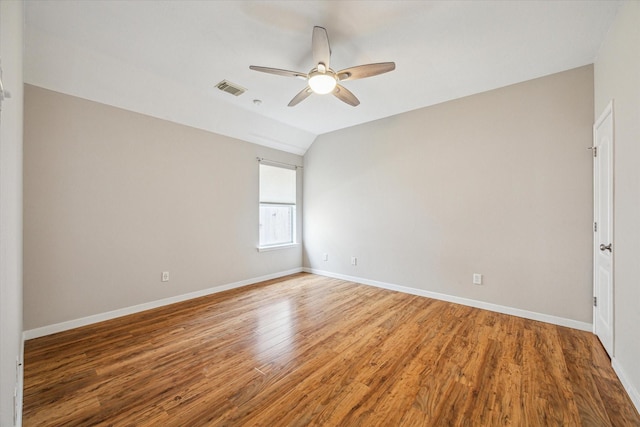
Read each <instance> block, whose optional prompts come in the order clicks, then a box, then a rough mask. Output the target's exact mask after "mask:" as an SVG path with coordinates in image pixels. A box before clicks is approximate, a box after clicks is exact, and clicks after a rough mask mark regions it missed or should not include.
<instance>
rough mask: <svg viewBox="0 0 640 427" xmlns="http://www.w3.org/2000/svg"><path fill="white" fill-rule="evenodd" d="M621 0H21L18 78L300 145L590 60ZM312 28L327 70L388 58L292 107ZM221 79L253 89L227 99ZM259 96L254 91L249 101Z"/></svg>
mask: <svg viewBox="0 0 640 427" xmlns="http://www.w3.org/2000/svg"><path fill="white" fill-rule="evenodd" d="M619 5H620V2H619V1H595V0H589V1H549V0H545V1H131V0H130V1H126V2H125V1H98V0H94V1H87V0H79V1H78V0H77V1H56V0H53V1H36V0H30V1H27V2H26V25H25V28H26V32H25V39H26V47H25V81H26V82H27V83H30V84H34V85H38V86H42V87H45V88H48V89H52V90H56V91H59V92H63V93H67V94H70V95H75V96H79V97H82V98H86V99H90V100H94V101H97V102H102V103H105V104H109V105H113V106H117V107H121V108H125V109H128V110H132V111H136V112H140V113H144V114H148V115H151V116H155V117H159V118H163V119H167V120H171V121H175V122H178V123H183V124H186V125H189V126H193V127H197V128H201V129H206V130H209V131H212V132H216V133H220V134H223V135H228V136H232V137H235V138H239V139H242V140H245V141H250V142H255V143H258V144H262V145H267V146H271V147H274V148H278V149H282V150H285V151H289V152H293V153H297V154H304V152H305V151H306V150H307V148H308V147H309V146H310V145H311V143H312V142H313V141H314V139H315V137H316V136H317V135H320V134H323V133H326V132H331V131H333V130H336V129H341V128H345V127H349V126H354V125H357V124H360V123H365V122H368V121H372V120H376V119H380V118H383V117H388V116H391V115H394V114H399V113H402V112H405V111H410V110H414V109H417V108H421V107H425V106H429V105H434V104H437V103H440V102H444V101H447V100H451V99H455V98H459V97H463V96H467V95H471V94H474V93H479V92H483V91H486V90H490V89H494V88H497V87H502V86H506V85H509V84H513V83H518V82H521V81H525V80H529V79H532V78H536V77H541V76H544V75H548V74H552V73H555V72H559V71H563V70H568V69H571V68H575V67H579V66H582V65H586V64H590V63H592V62H593V61H594V59H595V56H596V54H597V51H598V48H599V46H600V43H601V41H602V39H603V38H604V35H605V34H606V32H607V30H608V28H609V26H610V24H611V22H612V20H613V18H614V16H615V13H616V11H617V9H618V7H619ZM314 25H319V26H323V27H325V28H326V29H327V31H328V34H329V40H330V43H331V50H332V61H331V62H332V64H331V65H332V68H334V69H335V70H339V69H343V68H347V67H350V66H353V65H360V64H365V63H372V62H385V61H395V63H396V70H395V71H393V72H390V73H387V74H383V75H379V76H376V77H371V78H368V79H363V80H355V81H348V82H344V83H343V84H344V86H345V87H347V88H348V89H349V90H351V91H352V92H353V93H354V94H355V95H356V96H357V97H358V98H359V99H360V101H361V104H360V105H359V106H358V107H351V106H349V105H347V104H344V103H342V102H341V101H339V100H338V99H337V98H334V97H333V96H331V95H324V96H320V95H312V96H311V97H309V98H308V99H307V100H305V101H303V102H302V103H301V104H299V105H298V106H296V107H287V104H288V102H289V101H290V100H291V98H293V96H294V95H295V94H296V93H298V92H299V91H300V90H301V89H302V88H303V87H304V85H305V82H304V81H302V80H299V79H294V78H287V77H280V76H275V75H270V74H264V73H259V72H255V71H251V70H249V65H261V66H267V67H275V68H283V69H288V70H294V71H303V72H308V71H309V70H310V69H311V68H312V67H313V66H314V64H313V60H312V57H311V33H312V29H313V26H314ZM223 79H227V80H230V81H232V82H234V83H237V84H239V85H240V86H243V87H245V88H247V89H248V91H247V92H246V93H245V94H243V95H241V96H239V97H234V96H232V95H229V94H227V93H224V92H221V91H219V90H218V89H216V88H215V84H217V83H218V82H220V81H221V80H223ZM254 99H260V100H262V103H261V105H255V104H254V103H253V100H254Z"/></svg>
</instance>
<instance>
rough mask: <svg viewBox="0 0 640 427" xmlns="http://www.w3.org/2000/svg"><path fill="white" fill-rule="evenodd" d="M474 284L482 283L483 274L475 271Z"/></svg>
mask: <svg viewBox="0 0 640 427" xmlns="http://www.w3.org/2000/svg"><path fill="white" fill-rule="evenodd" d="M473 284H474V285H482V274H478V273H473Z"/></svg>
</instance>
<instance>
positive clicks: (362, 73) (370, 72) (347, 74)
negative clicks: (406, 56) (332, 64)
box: [336, 62, 396, 82]
mask: <svg viewBox="0 0 640 427" xmlns="http://www.w3.org/2000/svg"><path fill="white" fill-rule="evenodd" d="M395 69H396V63H395V62H380V63H377V64H366V65H358V66H356V67H351V68H345V69H344V70H341V71H338V72H337V73H336V74H337V75H338V80H339V81H341V82H343V81H345V80H356V79H364V78H366V77H372V76H377V75H378V74H383V73H388V72H389V71H393V70H395Z"/></svg>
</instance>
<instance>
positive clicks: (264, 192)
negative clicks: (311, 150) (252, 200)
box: [259, 161, 296, 248]
mask: <svg viewBox="0 0 640 427" xmlns="http://www.w3.org/2000/svg"><path fill="white" fill-rule="evenodd" d="M265 163H266V162H265V161H262V162H261V163H260V244H259V245H260V248H269V247H277V246H284V245H291V244H294V243H295V242H296V170H295V169H294V168H286V167H282V166H274V165H270V164H265Z"/></svg>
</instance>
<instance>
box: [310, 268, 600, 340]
mask: <svg viewBox="0 0 640 427" xmlns="http://www.w3.org/2000/svg"><path fill="white" fill-rule="evenodd" d="M302 270H303V271H305V272H307V273H313V274H318V275H320V276H327V277H333V278H336V279H342V280H348V281H350V282H355V283H360V284H363V285H370V286H375V287H377V288H383V289H389V290H392V291H398V292H403V293H405V294H411V295H418V296H422V297H427V298H433V299H437V300H442V301H447V302H452V303H455V304H462V305H466V306H469V307H475V308H481V309H484V310H489V311H495V312H497V313H503V314H510V315H512V316H517V317H523V318H525V319H531V320H537V321H540V322H545V323H551V324H554V325H559V326H566V327H568V328H573V329H579V330H581V331H588V332H591V331H592V330H593V326H592V324H591V323H586V322H580V321H577V320H573V319H566V318H564V317H558V316H552V315H549V314H544V313H536V312H534V311H527V310H521V309H519V308H513V307H508V306H504V305H498V304H492V303H489V302H484V301H477V300H473V299H469V298H462V297H457V296H453V295H447V294H441V293H438V292H431V291H425V290H423V289H416V288H410V287H408V286H400V285H394V284H391V283H385V282H379V281H377V280H370V279H363V278H360V277H354V276H348V275H345V274H339V273H332V272H329V271H323V270H317V269H315V268H308V267H305V268H303V269H302Z"/></svg>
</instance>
